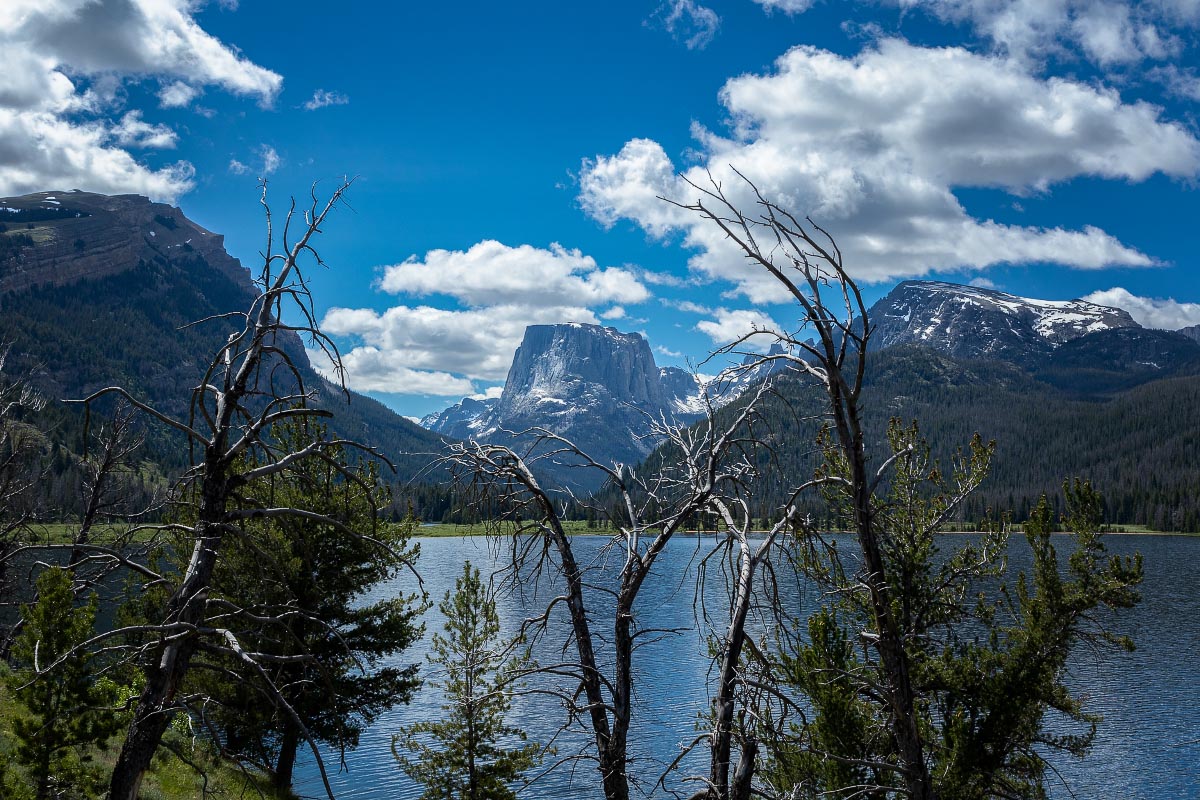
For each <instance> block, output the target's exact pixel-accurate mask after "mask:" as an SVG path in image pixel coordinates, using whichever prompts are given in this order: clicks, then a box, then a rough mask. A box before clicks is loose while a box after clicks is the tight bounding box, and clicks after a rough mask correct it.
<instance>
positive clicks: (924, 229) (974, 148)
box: [580, 40, 1200, 303]
mask: <svg viewBox="0 0 1200 800" xmlns="http://www.w3.org/2000/svg"><path fill="white" fill-rule="evenodd" d="M720 99H721V102H722V104H723V105H724V106H725V108H726V110H727V112H728V114H729V122H730V131H731V132H730V134H729V135H728V136H719V135H717V134H715V133H713V132H710V131H708V130H705V129H703V128H700V127H698V126H697V127H696V128H695V129H694V131H693V134H694V136H695V137H696V139H697V140H698V143H699V151H700V152H699V161H700V163H699V164H697V165H696V166H694V167H691V168H690V169H688V170H686V172H685V173H684V174H685V176H686V177H687V178H689V179H691V180H692V181H694V182H696V183H697V184H701V185H706V184H707V181H708V172H711V174H712V175H713V177H714V178H715V179H716V180H718V181H720V182H721V183H722V185H723V186H724V188H725V191H726V192H727V193H728V194H729V195H730V197H731V198H732V199H733V201H734V202H735V203H736V204H737V205H739V207H741V208H743V209H746V210H750V209H752V208H753V197H752V196H751V195H750V193H749V191H748V189H747V187H745V185H744V184H743V183H742V182H741V181H740V179H738V178H737V177H736V176H735V175H734V174H733V173H732V171H731V169H730V165H734V166H736V167H737V168H738V169H739V170H740V171H741V172H743V173H744V174H746V175H747V176H749V177H750V178H751V179H753V180H754V181H755V182H756V183H757V184H758V186H759V188H760V189H762V190H763V191H764V193H765V194H766V195H768V196H769V197H771V198H773V199H776V200H777V201H779V202H781V203H782V204H783V205H785V206H788V207H790V208H793V209H795V210H797V211H799V212H801V213H805V214H810V215H812V216H813V217H814V219H816V220H817V221H818V222H819V223H821V224H822V225H823V226H824V227H826V228H827V229H828V230H830V231H832V232H833V233H834V235H835V236H836V237H837V240H838V244H839V245H840V246H841V248H842V251H843V253H844V255H845V262H846V264H847V266H848V268H849V269H850V270H851V272H852V274H853V275H854V276H855V277H856V278H858V279H859V280H863V281H867V282H874V281H884V280H891V279H896V278H903V277H913V276H919V275H923V274H926V273H928V272H930V271H933V270H949V269H971V270H982V269H986V268H987V267H990V266H993V265H996V264H1004V263H1034V262H1056V263H1060V264H1064V265H1067V266H1072V267H1077V268H1081V269H1098V268H1104V267H1108V266H1112V265H1127V266H1150V265H1153V264H1154V263H1155V262H1154V260H1153V259H1152V258H1151V257H1150V256H1148V255H1146V254H1144V253H1141V252H1139V251H1137V250H1136V249H1134V248H1131V247H1128V246H1126V245H1124V244H1122V243H1121V242H1119V241H1118V240H1117V239H1115V238H1114V237H1112V236H1110V235H1109V234H1107V233H1105V232H1104V231H1102V230H1100V229H1098V228H1095V227H1092V226H1085V227H1084V228H1083V229H1081V230H1065V229H1062V228H1039V227H1032V226H1018V225H1004V224H1000V223H997V222H995V221H992V220H986V219H985V220H980V219H975V218H973V217H971V216H970V215H969V214H968V213H967V212H966V210H965V209H964V208H963V207H962V205H961V204H960V203H959V201H958V199H957V198H956V197H955V195H954V189H955V188H958V187H993V188H1000V189H1003V190H1007V191H1009V192H1011V193H1013V194H1016V195H1022V194H1028V193H1035V192H1045V191H1048V190H1049V188H1050V187H1051V186H1053V185H1054V184H1056V183H1060V182H1064V181H1068V180H1070V179H1072V178H1075V177H1079V176H1084V175H1088V176H1097V177H1102V178H1110V179H1122V180H1130V181H1140V180H1143V179H1145V178H1147V177H1149V176H1150V175H1152V174H1154V173H1156V172H1161V173H1165V174H1167V175H1170V176H1174V177H1180V178H1190V177H1193V176H1195V175H1196V173H1197V170H1198V169H1200V141H1197V140H1196V138H1195V137H1193V136H1192V134H1191V133H1189V132H1188V131H1187V130H1186V129H1185V128H1184V127H1183V126H1181V125H1179V124H1176V123H1172V122H1168V121H1164V120H1163V119H1161V110H1160V109H1159V108H1157V107H1155V106H1152V105H1149V104H1147V103H1142V102H1137V103H1125V102H1122V100H1121V99H1120V97H1119V96H1118V95H1117V93H1116V92H1115V91H1112V90H1110V89H1104V88H1097V87H1095V86H1091V85H1087V84H1083V83H1079V82H1075V81H1071V80H1067V79H1061V78H1050V79H1041V78H1038V77H1036V76H1034V75H1033V74H1031V73H1030V72H1029V71H1028V70H1027V69H1026V68H1025V67H1023V66H1021V65H1019V64H1017V63H1016V62H1013V61H1011V60H1007V59H1003V58H1000V57H997V56H982V55H978V54H974V53H971V52H968V51H967V50H964V49H961V48H921V47H916V46H913V45H911V44H908V43H906V42H903V41H898V40H885V41H882V42H880V43H879V44H878V45H877V46H875V47H871V48H868V49H866V50H864V51H863V52H862V53H860V54H859V55H858V56H856V57H853V58H844V57H842V56H839V55H836V54H834V53H830V52H827V51H823V50H819V49H817V48H813V47H797V48H794V49H793V50H791V51H789V52H788V53H786V54H785V55H784V56H782V57H781V58H780V59H779V60H778V62H777V63H776V69H775V70H774V71H773V72H772V73H770V74H767V75H743V76H740V77H737V78H734V79H732V80H730V81H728V82H727V83H726V84H725V86H724V87H723V88H722V90H721V92H720ZM675 169H676V168H675V165H674V164H672V162H671V160H670V159H669V158H668V156H667V154H666V152H665V151H664V150H663V148H662V147H661V146H660V145H659V144H658V143H657V142H654V141H651V140H648V139H633V140H631V141H629V142H628V143H627V144H626V145H625V146H624V147H623V148H622V149H621V151H620V152H619V153H617V154H616V155H613V156H599V157H597V158H595V159H592V160H587V161H585V162H584V165H583V170H582V173H581V175H580V202H581V204H582V206H583V208H584V209H585V210H586V211H587V212H588V213H589V214H591V215H592V216H593V217H595V218H596V219H597V220H599V221H600V222H601V223H603V224H605V225H613V224H615V223H616V222H617V221H618V220H620V219H623V218H625V219H631V220H633V221H635V222H636V223H637V224H638V225H640V226H641V227H642V228H644V229H645V230H646V231H647V232H649V233H650V234H651V235H652V236H655V237H659V238H666V237H669V236H671V235H672V234H673V233H675V232H682V234H683V241H684V244H685V245H687V246H689V247H691V248H694V249H695V250H696V251H697V252H696V254H695V255H694V256H693V258H692V261H691V264H692V267H693V270H694V272H696V273H698V274H699V275H701V276H703V277H705V278H708V279H721V280H729V281H733V282H734V283H735V284H736V285H737V291H738V292H740V293H741V294H744V295H746V296H747V297H748V298H749V299H750V300H751V301H752V302H755V303H761V302H768V301H771V300H780V299H782V298H781V297H780V294H779V290H778V288H777V287H776V285H775V283H774V281H773V280H771V279H770V278H769V277H768V276H765V275H764V274H760V273H758V272H755V271H754V270H753V269H751V268H750V267H749V266H748V265H746V264H745V263H744V259H743V258H742V257H741V256H740V255H739V254H738V253H737V252H735V251H734V249H733V247H732V246H731V245H730V244H729V243H728V242H727V241H726V240H725V238H724V236H723V234H722V233H721V232H720V230H719V229H717V228H716V226H714V225H712V224H711V223H704V222H703V221H702V220H700V219H699V217H697V216H696V215H692V214H689V213H687V212H684V211H682V210H681V209H679V208H677V207H675V206H672V205H670V204H668V203H665V202H663V201H662V200H660V199H658V198H659V197H669V198H674V199H677V200H681V201H691V200H694V199H695V198H696V196H697V193H696V191H695V190H694V189H691V188H690V187H689V186H687V185H686V184H685V183H684V182H683V181H682V180H681V179H680V178H679V177H678V176H676V174H675ZM706 171H708V172H706Z"/></svg>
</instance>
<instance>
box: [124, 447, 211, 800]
mask: <svg viewBox="0 0 1200 800" xmlns="http://www.w3.org/2000/svg"><path fill="white" fill-rule="evenodd" d="M222 473H223V471H221V472H218V473H217V474H216V475H210V476H209V477H207V478H206V479H205V481H204V484H203V489H202V500H201V506H200V515H199V516H200V520H199V521H198V522H197V524H196V533H197V538H196V544H195V547H194V548H193V550H192V556H191V559H190V560H189V562H188V570H187V573H186V577H185V578H184V580H183V583H182V584H181V585H180V587H179V589H178V591H176V592H175V594H174V595H172V597H171V599H170V601H169V602H168V604H167V613H166V616H165V619H164V625H166V626H171V627H174V628H176V629H177V630H179V633H178V634H177V636H178V638H174V637H168V638H169V639H170V640H169V641H167V643H166V644H164V645H163V647H162V651H161V655H160V656H159V660H158V663H157V664H155V665H154V666H152V667H151V668H149V669H147V670H146V685H145V687H144V688H143V689H142V693H141V695H140V696H139V697H138V701H137V705H136V706H135V707H134V713H133V720H132V721H131V722H130V723H129V729H128V732H127V733H126V736H125V742H124V744H123V745H122V746H121V752H120V754H119V755H118V756H117V763H116V765H115V766H114V767H113V772H112V778H111V780H110V782H109V793H108V800H137V796H138V790H139V789H140V787H141V784H142V778H143V776H144V775H145V774H146V770H148V769H149V768H150V761H151V759H153V758H154V753H155V751H156V750H157V749H158V744H159V742H160V741H162V737H163V734H164V733H166V730H167V726H168V725H170V724H171V717H172V714H171V711H170V707H171V703H172V701H173V700H174V699H175V695H176V693H177V692H178V691H179V687H180V684H182V683H183V678H184V676H185V675H186V674H187V671H188V667H189V666H190V664H191V660H192V656H193V655H194V654H195V652H196V645H197V640H196V634H195V632H194V628H195V627H197V626H199V625H200V624H202V623H203V622H204V618H205V613H204V612H205V602H206V599H207V594H208V587H209V585H210V584H211V583H212V573H213V570H214V568H215V567H216V564H217V553H218V552H219V550H220V546H221V538H222V534H221V526H220V524H219V522H218V521H219V520H220V519H221V517H222V516H223V515H224V512H225V503H226V499H225V498H226V492H227V488H226V486H225V480H226V479H225V476H224V474H222Z"/></svg>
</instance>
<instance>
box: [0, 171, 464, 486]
mask: <svg viewBox="0 0 1200 800" xmlns="http://www.w3.org/2000/svg"><path fill="white" fill-rule="evenodd" d="M0 225H2V228H0V343H5V344H8V345H10V346H11V353H12V355H11V357H10V359H9V361H8V362H7V363H6V364H5V371H6V373H8V374H13V375H16V374H28V373H32V377H33V380H34V382H35V383H36V385H37V386H38V387H39V388H40V389H41V390H42V392H43V393H44V394H45V395H46V396H47V397H48V398H49V399H51V400H63V399H70V398H80V397H83V396H86V395H87V394H89V393H91V392H93V391H95V390H97V389H99V388H102V387H104V386H111V385H121V386H124V387H126V388H127V389H129V391H131V392H132V393H133V394H134V395H135V396H136V397H138V398H139V399H141V400H143V401H145V402H148V403H149V404H151V405H152V406H154V407H156V408H158V409H159V410H161V411H164V412H165V413H168V414H171V415H173V416H175V417H176V418H181V417H182V415H184V414H186V411H187V406H188V402H189V399H190V397H191V392H192V389H193V387H195V386H196V385H197V384H198V383H199V381H200V380H201V378H202V376H203V372H204V368H205V367H206V366H207V363H208V359H209V357H210V356H211V355H212V354H213V353H216V352H217V350H218V349H219V348H220V347H221V345H222V344H224V342H225V341H226V340H227V337H228V336H229V333H230V330H231V327H230V326H232V325H235V324H236V318H230V319H222V318H221V317H220V315H222V314H227V313H228V312H232V311H245V310H246V308H247V307H248V303H249V302H250V300H251V299H252V298H253V297H254V295H255V287H254V285H253V283H252V281H251V278H250V273H249V271H248V270H247V269H246V268H244V267H243V266H242V265H241V263H240V262H239V261H238V260H237V259H236V258H234V257H233V256H231V255H229V253H227V252H226V251H225V247H224V240H223V238H222V237H221V236H220V235H218V234H215V233H212V232H210V231H207V230H205V229H204V228H203V227H201V226H200V225H197V224H196V223H194V222H192V221H191V220H189V219H188V218H187V217H186V216H184V214H183V212H181V211H180V210H179V209H178V208H174V207H172V206H168V205H164V204H161V203H152V202H150V201H149V200H148V199H146V198H145V197H140V196H137V195H118V196H111V197H110V196H106V195H98V194H92V193H88V192H40V193H38V194H32V195H25V196H23V197H11V198H0ZM198 320H208V321H206V322H203V323H201V324H192V323H196V322H197V321H198ZM278 344H279V345H280V347H281V348H282V349H283V350H284V351H285V352H286V353H287V354H288V356H289V357H290V358H291V359H292V360H293V362H294V363H295V364H296V365H297V366H298V367H299V369H300V371H301V373H302V375H303V377H304V380H305V384H306V386H307V387H308V388H309V389H310V390H312V391H314V392H315V395H316V402H317V403H318V404H320V405H322V406H323V407H325V408H328V409H330V410H332V411H334V413H335V418H334V421H333V424H332V427H333V428H334V430H336V431H337V432H339V433H341V434H342V435H346V436H351V437H354V438H358V439H362V440H365V441H367V442H369V443H371V444H373V445H375V446H377V447H378V448H379V449H380V450H381V451H382V452H383V453H384V454H386V455H388V456H389V457H391V458H392V459H393V460H395V461H396V462H397V464H398V466H399V467H400V469H401V476H402V477H403V478H404V479H407V478H409V477H411V476H412V475H413V474H416V473H417V472H418V471H419V470H420V469H421V468H422V467H423V466H424V464H425V463H426V462H427V461H428V459H429V457H430V456H428V455H425V456H412V455H406V453H426V454H433V453H436V452H438V451H439V450H440V449H441V448H442V438H441V437H440V436H436V435H434V434H431V433H430V432H428V431H425V430H423V429H421V428H419V427H418V426H416V425H414V424H412V423H411V422H409V421H408V420H406V419H404V418H403V417H401V416H399V415H398V414H396V413H395V412H393V411H391V410H390V409H387V408H386V407H384V406H383V405H382V404H380V403H378V402H377V401H375V400H372V399H370V398H368V397H363V396H360V395H356V394H354V393H350V399H349V402H348V401H347V397H346V395H344V394H343V393H342V392H341V391H340V390H339V389H338V388H337V387H334V386H332V385H331V384H329V383H328V382H326V381H325V380H324V379H323V378H321V377H320V376H319V375H318V374H317V373H316V371H315V370H313V369H312V367H311V366H310V364H309V362H308V357H307V355H306V353H305V350H304V346H303V343H302V342H301V340H300V338H299V337H298V336H297V335H295V334H294V333H291V332H283V333H281V335H280V340H279V342H278ZM47 413H48V414H51V415H52V416H54V421H53V422H54V425H55V426H56V427H55V429H54V430H55V432H54V433H53V435H54V436H55V437H56V438H58V439H60V440H61V441H63V442H64V443H66V444H67V445H68V446H69V447H71V448H77V447H78V446H79V442H78V441H77V437H78V436H79V435H80V431H81V429H82V426H81V419H80V418H79V417H81V414H80V413H79V412H78V411H77V410H75V409H73V408H72V407H65V406H61V405H58V404H52V405H51V407H50V408H49V409H48V410H47ZM73 439H76V440H73ZM147 447H148V453H147V458H149V459H151V460H153V461H155V462H156V463H157V464H159V465H160V466H161V467H162V468H163V471H164V473H168V474H169V473H170V472H171V471H173V470H175V469H177V468H178V467H179V466H180V464H181V462H182V461H184V460H186V458H187V453H186V448H181V447H180V444H179V442H178V441H177V438H176V437H174V436H172V435H170V434H165V433H163V434H161V435H153V436H151V437H150V440H149V441H148V442H147Z"/></svg>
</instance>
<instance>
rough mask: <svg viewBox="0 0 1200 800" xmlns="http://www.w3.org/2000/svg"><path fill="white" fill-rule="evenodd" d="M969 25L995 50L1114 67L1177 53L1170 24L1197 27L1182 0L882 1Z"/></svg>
mask: <svg viewBox="0 0 1200 800" xmlns="http://www.w3.org/2000/svg"><path fill="white" fill-rule="evenodd" d="M879 1H880V2H883V3H886V4H888V5H895V6H899V7H900V8H902V9H904V10H909V9H920V10H923V11H925V12H927V13H929V14H931V15H932V16H934V17H936V18H938V19H940V20H942V21H944V22H951V23H956V24H966V25H969V26H970V27H971V28H972V29H973V30H974V31H975V33H976V34H977V35H979V36H982V37H984V38H986V39H989V40H991V42H992V44H993V45H994V46H995V47H996V49H997V50H999V51H1000V52H1003V53H1007V54H1009V55H1012V56H1014V57H1015V58H1018V59H1022V60H1035V59H1041V58H1044V57H1046V56H1049V55H1055V54H1058V53H1061V52H1079V53H1081V54H1083V55H1084V56H1085V57H1087V58H1088V59H1090V60H1091V61H1093V62H1095V63H1096V64H1098V65H1100V66H1102V67H1106V68H1110V67H1114V66H1127V65H1132V64H1136V63H1138V62H1140V61H1143V60H1146V59H1152V60H1162V59H1169V58H1172V57H1175V56H1177V55H1178V54H1179V52H1180V51H1181V49H1182V47H1183V42H1182V41H1181V40H1180V37H1179V36H1177V35H1176V34H1174V33H1172V32H1171V31H1172V28H1177V27H1182V28H1194V27H1196V25H1197V22H1200V9H1198V4H1197V3H1195V2H1190V0H1184V1H1183V2H1172V0H1160V1H1159V2H1125V1H1124V0H1012V1H1011V2H997V0H879Z"/></svg>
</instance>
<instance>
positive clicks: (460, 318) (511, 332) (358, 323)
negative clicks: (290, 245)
mask: <svg viewBox="0 0 1200 800" xmlns="http://www.w3.org/2000/svg"><path fill="white" fill-rule="evenodd" d="M559 322H586V323H592V324H597V323H598V322H599V320H598V319H597V318H596V316H595V314H594V313H592V312H591V311H590V310H588V309H586V308H569V307H560V306H548V307H543V306H524V305H498V306H489V307H485V308H477V309H468V310H464V311H457V310H448V309H441V308H433V307H432V306H395V307H393V308H389V309H388V310H386V311H384V312H383V313H382V314H380V313H378V312H376V311H373V310H371V309H348V308H333V309H330V310H329V312H328V313H327V314H326V315H325V318H324V319H323V320H322V322H321V329H322V330H324V331H325V332H326V333H329V334H331V335H333V336H338V337H345V338H346V339H349V340H351V341H357V342H361V344H359V345H357V346H354V347H352V348H351V349H350V350H349V351H348V352H347V354H346V357H347V369H348V371H349V374H350V385H351V386H352V387H353V388H356V389H357V388H360V383H359V381H360V379H362V377H363V376H360V375H359V373H358V369H362V368H364V367H367V368H369V369H370V370H372V372H371V374H374V371H375V370H378V369H382V368H384V367H385V366H386V367H388V368H395V367H400V366H403V367H404V368H407V369H413V370H422V371H429V370H433V371H442V372H448V373H453V374H455V375H459V376H464V377H465V378H468V379H471V380H481V381H501V380H504V378H505V377H506V376H507V375H508V368H509V366H511V364H512V357H513V353H514V352H516V349H517V345H519V344H520V343H521V339H522V338H523V337H524V335H525V327H526V326H527V325H552V324H555V323H559ZM369 379H370V378H369ZM371 380H374V379H371ZM472 391H474V390H470V391H465V392H458V393H459V394H471V392H472Z"/></svg>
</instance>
